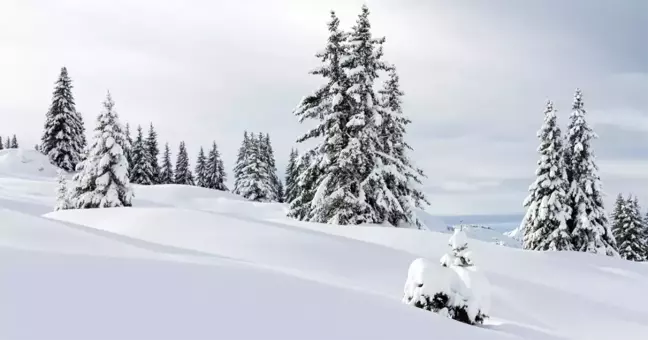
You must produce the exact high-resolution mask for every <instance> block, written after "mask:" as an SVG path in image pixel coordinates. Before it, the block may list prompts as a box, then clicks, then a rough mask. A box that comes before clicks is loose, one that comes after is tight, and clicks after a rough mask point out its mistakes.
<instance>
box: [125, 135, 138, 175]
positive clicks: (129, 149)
mask: <svg viewBox="0 0 648 340" xmlns="http://www.w3.org/2000/svg"><path fill="white" fill-rule="evenodd" d="M125 133H126V144H125V145H124V155H126V160H128V173H129V176H130V173H132V172H133V165H134V164H135V163H134V162H133V138H132V137H131V132H130V125H129V124H128V123H126V132H125ZM129 178H130V177H129Z"/></svg>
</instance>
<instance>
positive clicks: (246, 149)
mask: <svg viewBox="0 0 648 340" xmlns="http://www.w3.org/2000/svg"><path fill="white" fill-rule="evenodd" d="M251 144H252V143H251V139H250V136H249V135H248V132H247V131H245V132H243V141H242V142H241V147H240V148H239V150H238V155H237V157H236V164H235V166H234V191H233V192H234V193H235V194H237V195H241V192H242V191H241V189H242V188H241V187H242V185H243V182H244V181H245V173H244V172H243V168H245V166H246V165H247V163H248V162H249V158H250V152H251V150H252V147H251Z"/></svg>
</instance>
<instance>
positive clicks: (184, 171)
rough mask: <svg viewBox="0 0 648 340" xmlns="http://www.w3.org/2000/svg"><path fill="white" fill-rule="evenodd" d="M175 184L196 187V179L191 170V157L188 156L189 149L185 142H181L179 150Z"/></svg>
mask: <svg viewBox="0 0 648 340" xmlns="http://www.w3.org/2000/svg"><path fill="white" fill-rule="evenodd" d="M173 181H174V182H175V184H184V185H194V177H193V174H192V173H191V170H190V168H189V155H188V154H187V147H186V146H185V142H180V146H179V148H178V156H177V158H176V166H175V177H174V179H173Z"/></svg>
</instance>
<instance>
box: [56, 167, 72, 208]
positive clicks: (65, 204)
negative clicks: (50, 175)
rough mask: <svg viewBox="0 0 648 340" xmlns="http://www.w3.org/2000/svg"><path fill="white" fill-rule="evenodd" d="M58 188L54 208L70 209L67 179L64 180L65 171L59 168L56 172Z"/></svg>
mask: <svg viewBox="0 0 648 340" xmlns="http://www.w3.org/2000/svg"><path fill="white" fill-rule="evenodd" d="M57 182H58V188H57V190H56V206H55V207H54V210H56V211H58V210H66V209H70V208H71V207H72V205H71V204H70V197H69V193H68V187H67V181H66V180H65V171H63V170H61V169H59V170H58V172H57Z"/></svg>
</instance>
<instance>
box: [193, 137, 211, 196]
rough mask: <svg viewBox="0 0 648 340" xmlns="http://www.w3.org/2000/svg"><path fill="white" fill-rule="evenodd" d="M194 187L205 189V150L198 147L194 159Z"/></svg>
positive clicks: (206, 175)
mask: <svg viewBox="0 0 648 340" xmlns="http://www.w3.org/2000/svg"><path fill="white" fill-rule="evenodd" d="M195 174H196V185H197V186H199V187H201V188H207V177H208V174H207V158H206V157H205V150H203V147H202V146H201V147H200V151H198V158H197V159H196V171H195Z"/></svg>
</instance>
